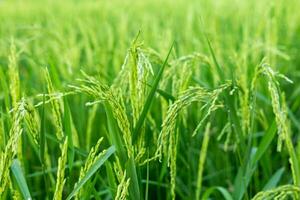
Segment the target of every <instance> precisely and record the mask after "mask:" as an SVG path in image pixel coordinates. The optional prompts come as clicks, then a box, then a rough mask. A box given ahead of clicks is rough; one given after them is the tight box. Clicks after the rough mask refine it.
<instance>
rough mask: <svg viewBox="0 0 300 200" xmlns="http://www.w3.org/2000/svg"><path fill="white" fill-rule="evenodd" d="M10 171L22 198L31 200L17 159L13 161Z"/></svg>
mask: <svg viewBox="0 0 300 200" xmlns="http://www.w3.org/2000/svg"><path fill="white" fill-rule="evenodd" d="M11 171H12V173H13V175H14V177H15V179H16V181H17V184H18V187H19V189H20V192H21V194H22V196H23V198H24V199H26V200H30V199H32V198H31V195H30V192H29V189H28V186H27V183H26V180H25V177H24V174H23V172H22V169H21V166H20V162H19V161H18V159H14V160H13V162H12V165H11Z"/></svg>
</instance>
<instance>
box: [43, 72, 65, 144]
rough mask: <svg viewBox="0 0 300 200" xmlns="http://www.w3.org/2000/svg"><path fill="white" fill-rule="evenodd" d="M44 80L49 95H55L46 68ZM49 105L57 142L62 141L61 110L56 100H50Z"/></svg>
mask: <svg viewBox="0 0 300 200" xmlns="http://www.w3.org/2000/svg"><path fill="white" fill-rule="evenodd" d="M45 78H46V82H47V90H48V93H49V94H55V90H54V88H53V84H52V81H51V77H50V74H49V71H48V68H45ZM50 103H51V110H52V113H53V116H54V125H55V128H56V137H57V138H58V139H59V140H62V139H63V137H64V133H63V125H62V118H61V116H62V114H61V108H60V104H59V101H58V100H55V99H54V100H52V101H50Z"/></svg>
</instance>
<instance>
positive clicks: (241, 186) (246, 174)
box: [233, 120, 277, 200]
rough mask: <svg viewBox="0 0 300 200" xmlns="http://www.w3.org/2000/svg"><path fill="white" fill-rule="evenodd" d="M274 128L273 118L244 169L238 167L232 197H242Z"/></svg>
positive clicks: (274, 131)
mask: <svg viewBox="0 0 300 200" xmlns="http://www.w3.org/2000/svg"><path fill="white" fill-rule="evenodd" d="M276 130H277V129H276V122H275V120H273V122H272V124H271V126H270V127H269V129H268V130H267V132H266V133H265V134H264V136H263V138H262V140H261V142H260V144H259V146H258V148H257V150H256V152H255V153H254V155H253V156H252V157H251V159H250V161H249V162H248V163H247V166H246V169H245V170H242V168H241V167H240V169H239V171H238V174H237V176H236V178H235V183H234V194H233V196H234V199H237V200H240V199H242V198H243V196H244V194H245V192H246V189H247V187H248V185H249V182H250V180H251V177H252V175H253V173H254V171H255V168H256V166H257V163H258V161H259V160H260V159H261V157H262V156H263V154H264V153H265V152H266V150H267V149H268V148H269V146H270V144H271V142H272V140H273V139H274V137H275V135H276Z"/></svg>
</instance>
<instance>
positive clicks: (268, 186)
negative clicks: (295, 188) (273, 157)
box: [263, 167, 284, 190]
mask: <svg viewBox="0 0 300 200" xmlns="http://www.w3.org/2000/svg"><path fill="white" fill-rule="evenodd" d="M283 172H284V167H282V168H280V169H278V170H277V171H276V172H275V174H274V175H273V176H272V177H271V178H270V180H269V181H268V182H267V184H266V185H265V186H264V188H263V190H270V189H273V188H275V187H276V186H277V184H278V182H279V181H280V179H281V177H282V175H283Z"/></svg>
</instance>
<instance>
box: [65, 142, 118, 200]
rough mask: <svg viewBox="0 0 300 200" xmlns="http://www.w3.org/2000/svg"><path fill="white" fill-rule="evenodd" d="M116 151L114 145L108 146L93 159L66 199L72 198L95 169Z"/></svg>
mask: <svg viewBox="0 0 300 200" xmlns="http://www.w3.org/2000/svg"><path fill="white" fill-rule="evenodd" d="M115 151H116V148H115V147H114V146H111V147H109V148H108V149H107V150H106V152H105V154H104V155H103V156H101V157H99V158H98V160H97V161H95V163H94V165H92V166H91V167H90V169H89V170H88V171H87V172H86V174H85V175H84V177H83V178H82V179H81V181H80V182H78V183H77V184H76V186H75V188H74V189H73V190H72V192H71V193H70V194H69V196H68V197H67V198H66V200H70V199H72V197H74V196H75V195H76V193H77V192H78V191H79V190H80V189H81V188H82V187H83V186H84V184H85V183H86V182H87V181H88V180H89V179H90V178H91V177H92V176H93V175H94V174H95V173H96V172H97V170H98V169H99V168H100V167H101V166H102V165H103V164H104V163H105V161H107V159H108V158H109V157H110V156H111V155H112V154H114V153H115Z"/></svg>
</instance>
